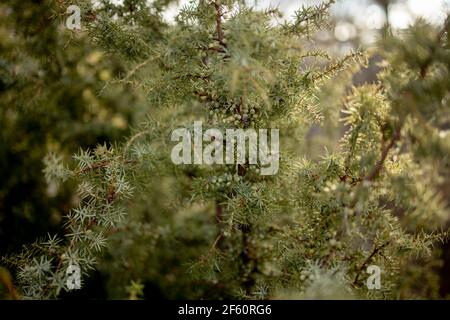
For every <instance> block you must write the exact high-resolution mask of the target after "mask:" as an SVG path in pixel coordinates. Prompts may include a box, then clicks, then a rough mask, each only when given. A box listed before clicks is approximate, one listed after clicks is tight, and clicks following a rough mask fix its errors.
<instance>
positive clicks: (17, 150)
mask: <svg viewBox="0 0 450 320" xmlns="http://www.w3.org/2000/svg"><path fill="white" fill-rule="evenodd" d="M60 2H62V1H48V0H27V1H16V0H3V1H2V2H1V4H0V39H1V41H0V127H1V138H0V161H1V162H0V177H1V179H2V183H1V184H0V256H3V255H5V254H8V253H12V252H17V251H18V250H19V249H20V248H21V246H22V245H24V244H26V243H30V242H33V241H34V240H35V239H36V238H39V237H43V236H45V235H46V234H47V233H52V234H54V233H58V232H61V228H60V226H61V223H62V222H61V218H62V216H64V215H65V214H66V213H67V212H68V211H69V210H70V208H72V207H73V206H74V204H76V203H77V202H78V201H79V199H77V196H76V195H75V194H74V186H73V185H71V184H70V183H68V184H64V185H61V186H59V185H52V184H50V185H49V184H47V183H46V181H45V179H44V174H43V173H42V171H43V169H44V164H43V159H44V158H45V156H46V154H48V152H49V151H53V152H56V153H58V154H60V155H63V156H64V157H65V160H66V161H70V159H71V155H72V154H73V153H75V152H76V151H77V150H78V149H79V148H83V149H85V148H93V147H94V146H95V145H97V144H103V143H107V144H112V143H114V142H116V141H123V140H124V139H125V138H126V137H128V136H129V135H130V134H131V133H132V132H131V128H133V127H136V126H138V125H139V124H140V122H141V121H142V120H143V118H144V117H145V115H146V114H147V113H148V112H149V111H150V108H149V106H148V102H147V101H146V98H145V94H143V93H142V92H140V91H139V89H138V88H136V86H133V85H132V84H127V82H126V81H125V82H124V81H116V80H115V79H123V78H124V77H125V75H126V74H127V70H129V65H126V63H127V62H124V61H122V60H121V59H120V58H118V57H117V56H115V55H108V54H107V53H104V52H103V51H102V50H101V47H102V43H96V44H95V43H92V42H91V41H89V40H88V37H87V34H85V33H80V32H71V31H68V30H67V29H66V28H65V27H64V25H63V24H62V23H61V21H62V20H61V19H59V17H60V15H61V12H60V9H59V7H58V5H59V4H60ZM180 2H181V5H182V4H183V1H180ZM117 3H118V2H117ZM143 3H145V1H128V0H125V1H124V3H123V5H119V4H117V5H116V6H114V5H113V6H111V7H110V8H109V12H110V14H111V16H114V15H116V14H117V15H118V16H120V17H122V18H124V19H125V20H126V21H127V23H128V24H129V25H133V26H135V27H136V28H144V29H148V30H149V32H148V36H149V39H146V40H148V41H150V42H156V41H158V40H159V39H158V30H159V29H161V28H164V27H165V22H164V20H163V19H166V20H167V21H169V22H170V20H171V19H173V17H174V15H173V12H175V10H176V9H175V8H177V7H178V5H180V3H178V4H177V2H176V1H167V0H163V1H154V2H153V7H152V8H153V10H154V15H150V18H149V15H147V14H146V15H142V16H141V15H133V14H132V13H131V14H130V12H134V10H131V9H130V8H131V7H130V6H132V5H137V6H139V5H143ZM267 3H268V2H267V1H260V2H258V5H260V6H266V5H267ZM279 3H280V8H281V9H282V10H283V11H284V12H286V13H288V14H289V13H292V10H293V9H294V7H295V8H296V7H298V2H297V1H279ZM305 3H314V1H305ZM424 3H425V2H424V1H401V0H398V1H396V0H392V1H390V0H374V1H368V0H365V1H353V0H350V1H349V0H347V1H344V0H343V1H341V2H339V3H338V4H337V5H336V6H335V7H336V9H334V15H333V17H332V19H333V24H334V26H333V28H332V29H331V32H330V31H320V32H318V33H317V34H316V35H315V37H316V39H315V40H316V41H317V43H319V44H320V46H323V47H324V48H327V49H331V50H334V52H336V53H337V54H343V53H345V52H347V51H348V50H349V49H355V48H358V47H361V46H362V47H366V48H371V46H372V45H373V43H374V41H375V40H376V37H377V35H378V34H379V33H380V32H381V31H382V28H383V27H384V26H385V25H386V24H389V25H391V26H393V27H394V28H397V29H400V28H405V27H407V26H408V23H410V22H412V21H413V20H414V19H415V18H417V17H419V16H420V14H424V15H425V17H424V18H427V19H428V20H429V21H430V22H432V23H436V24H438V23H442V22H443V21H442V19H443V18H442V17H445V14H444V13H443V12H444V7H445V4H447V3H448V1H444V0H442V1H439V0H437V1H431V2H428V1H427V4H428V5H429V7H432V8H433V9H431V10H435V11H434V13H435V14H429V12H430V8H428V9H427V10H426V11H424V9H423V8H424ZM420 8H422V9H420ZM136 12H140V11H139V10H136ZM379 61H380V58H379V56H378V55H377V54H373V55H372V56H371V57H370V63H369V66H368V67H367V68H365V69H363V70H361V71H359V72H358V73H357V74H353V73H350V72H347V73H345V74H342V75H340V76H339V78H338V79H337V80H336V81H334V82H333V83H332V84H330V85H328V86H326V87H325V89H324V90H322V91H321V92H320V93H319V95H320V97H319V98H320V99H319V101H320V105H319V107H320V109H321V111H322V112H324V113H325V115H326V116H325V119H338V118H339V117H340V110H341V108H342V103H343V101H344V97H345V96H346V95H347V94H348V92H349V90H350V88H349V86H348V85H347V84H348V83H349V82H353V84H355V85H358V84H363V83H374V82H375V81H376V80H377V72H378V71H379V67H378V66H377V62H379ZM149 70H151V68H150V69H149ZM336 97H341V98H342V100H339V99H336ZM153 112H154V113H161V111H157V110H152V113H153ZM159 116H160V117H164V115H159ZM299 130H301V129H299ZM344 131H345V127H344V126H343V124H342V123H341V122H338V121H328V122H326V123H325V124H324V125H322V126H321V128H319V127H313V128H311V129H308V131H307V132H301V133H300V134H297V135H296V134H292V136H296V137H297V138H298V139H301V138H303V137H304V136H306V138H307V139H306V140H305V141H304V142H301V143H300V142H299V141H295V140H294V141H292V144H294V143H296V142H299V146H300V147H299V148H301V150H298V152H299V153H307V154H309V155H310V156H311V158H314V157H320V156H321V155H323V152H324V147H325V148H327V149H328V150H330V151H332V150H337V149H338V148H339V145H338V144H337V143H336V141H338V138H339V137H341V136H342V134H343V132H344ZM162 170H163V169H162ZM179 178H180V177H176V178H171V177H170V176H169V177H168V176H164V174H163V172H161V176H159V177H153V179H152V182H151V184H150V183H148V184H143V185H142V190H140V192H139V194H138V198H137V199H136V200H135V201H133V203H132V204H130V208H129V210H128V212H129V215H130V216H129V218H128V219H127V223H126V224H125V225H123V226H122V228H125V229H126V230H127V231H128V232H127V233H126V234H127V237H124V236H123V234H121V233H117V234H114V235H112V236H111V240H110V245H109V249H108V251H107V253H106V254H105V255H104V257H102V259H101V261H100V264H99V265H98V268H97V271H96V272H95V273H94V274H93V275H92V276H91V277H90V278H89V279H88V282H87V286H85V287H84V288H83V289H82V290H81V291H78V292H74V293H71V294H67V295H66V296H64V297H65V298H76V297H84V298H86V297H90V298H130V299H136V298H186V297H189V298H199V297H205V296H206V297H208V298H219V297H221V298H228V296H226V294H227V290H226V288H221V284H216V285H211V283H208V284H205V283H203V282H202V280H200V278H199V280H196V279H195V274H192V276H193V278H190V277H186V276H180V274H182V273H185V272H186V271H185V270H186V268H188V267H189V264H188V263H193V262H195V261H196V260H197V259H198V253H199V252H207V251H208V247H209V246H210V245H211V238H214V236H215V230H214V229H212V228H210V221H211V218H213V217H212V214H211V212H213V211H214V210H213V208H210V207H208V206H207V205H205V206H201V205H199V206H196V207H191V208H189V210H176V209H175V208H174V207H173V204H174V203H176V202H177V200H178V198H180V199H181V198H183V196H186V195H180V194H177V192H175V191H174V190H177V191H179V192H183V186H177V185H176V183H179V182H180V180H179ZM183 182H184V183H185V184H189V183H191V181H189V179H187V178H186V180H185V181H183ZM442 188H443V193H444V194H450V193H449V192H450V186H443V187H442ZM150 195H151V196H150ZM179 205H180V208H182V207H183V205H184V204H183V203H179ZM155 212H156V213H157V214H155ZM199 213H201V214H199ZM186 220H189V223H185V221H186ZM152 226H167V227H158V230H154V229H153V228H154V227H152ZM169 226H170V227H169ZM181 242H182V243H183V246H182V248H183V250H174V248H179V247H180V246H179V244H180V243H181ZM154 247H157V248H158V250H152V248H154ZM208 268H214V266H204V268H203V269H208ZM124 270H126V272H124ZM203 271H204V270H203ZM408 272H410V273H411V275H408V276H405V279H406V280H405V283H402V286H404V288H405V292H407V293H405V295H406V296H417V297H421V298H445V297H447V295H448V294H449V293H450V277H449V276H448V274H450V244H448V243H445V244H444V245H442V247H439V248H436V250H435V251H434V253H433V257H432V258H430V259H428V260H427V261H423V260H419V259H418V261H417V263H414V264H413V265H412V266H410V268H409V269H408ZM221 289H223V291H222V290H221ZM411 293H412V294H411ZM0 296H1V297H3V298H12V299H14V298H17V293H16V292H15V289H14V285H13V280H12V277H11V274H10V272H9V271H8V270H6V269H4V268H0Z"/></svg>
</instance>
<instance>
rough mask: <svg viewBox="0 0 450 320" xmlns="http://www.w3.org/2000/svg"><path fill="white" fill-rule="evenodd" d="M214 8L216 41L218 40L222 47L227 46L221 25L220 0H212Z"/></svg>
mask: <svg viewBox="0 0 450 320" xmlns="http://www.w3.org/2000/svg"><path fill="white" fill-rule="evenodd" d="M214 8H215V9H216V32H217V39H216V40H217V41H219V43H220V45H221V46H222V47H225V48H226V47H227V44H226V43H225V36H224V33H223V27H222V17H223V12H222V3H221V0H215V1H214Z"/></svg>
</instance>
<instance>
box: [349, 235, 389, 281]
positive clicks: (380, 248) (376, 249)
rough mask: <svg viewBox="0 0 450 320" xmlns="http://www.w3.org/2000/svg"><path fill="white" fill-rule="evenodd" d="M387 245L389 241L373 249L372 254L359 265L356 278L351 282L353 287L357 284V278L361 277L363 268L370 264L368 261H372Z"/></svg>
mask: <svg viewBox="0 0 450 320" xmlns="http://www.w3.org/2000/svg"><path fill="white" fill-rule="evenodd" d="M387 245H389V241H388V242H386V243H384V244H382V245H381V246H379V247H374V249H373V251H372V253H371V254H370V256H368V257H367V259H366V260H364V262H363V264H362V265H361V267H359V269H358V271H357V273H356V277H355V280H353V285H356V283H358V280H359V276H360V275H361V272H362V271H363V270H364V268H365V267H366V266H367V264H368V263H369V262H370V260H372V258H373V257H374V256H375V255H376V254H377V253H379V252H380V251H381V250H382V249H383V248H385V247H386V246H387Z"/></svg>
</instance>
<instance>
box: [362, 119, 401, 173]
mask: <svg viewBox="0 0 450 320" xmlns="http://www.w3.org/2000/svg"><path fill="white" fill-rule="evenodd" d="M402 127H403V125H400V126H399V127H398V128H397V129H396V130H395V132H394V135H393V136H392V138H391V140H390V141H389V143H388V144H387V145H385V146H384V147H383V149H382V150H381V157H380V159H379V160H378V162H377V164H376V165H375V167H374V168H373V169H372V171H371V172H370V173H369V174H368V175H367V176H366V177H365V178H364V179H363V180H362V181H373V180H375V179H376V178H377V177H378V176H379V175H380V172H381V170H382V169H383V167H384V162H385V161H386V158H387V156H388V154H389V151H390V150H391V149H392V148H393V147H394V145H395V143H396V142H397V141H398V140H399V139H400V137H401V131H402Z"/></svg>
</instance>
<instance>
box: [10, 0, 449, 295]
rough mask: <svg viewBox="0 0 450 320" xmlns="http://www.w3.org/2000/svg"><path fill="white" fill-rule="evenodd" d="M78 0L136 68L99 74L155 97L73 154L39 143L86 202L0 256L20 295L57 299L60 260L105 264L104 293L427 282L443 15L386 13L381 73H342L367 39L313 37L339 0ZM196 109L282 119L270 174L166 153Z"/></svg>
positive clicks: (106, 41)
mask: <svg viewBox="0 0 450 320" xmlns="http://www.w3.org/2000/svg"><path fill="white" fill-rule="evenodd" d="M75 3H76V4H77V5H79V6H80V8H82V17H83V25H84V30H85V31H87V32H88V37H89V38H90V39H91V40H92V41H93V43H95V44H96V45H98V46H99V47H101V48H102V49H103V50H104V51H105V52H107V53H108V56H107V57H108V59H114V57H115V58H117V59H120V61H121V63H123V64H124V65H126V66H127V68H128V70H129V71H128V72H127V73H126V74H125V75H124V76H123V77H121V76H120V77H117V78H116V79H112V80H110V81H108V82H107V83H106V84H105V90H107V88H110V86H119V87H120V85H122V86H127V85H132V86H133V87H134V88H136V90H140V92H144V94H145V97H146V102H147V104H148V105H149V109H150V110H151V111H150V113H149V116H148V117H147V120H146V121H144V123H143V124H142V125H141V126H139V127H138V128H137V129H135V130H134V132H133V133H132V135H131V136H130V138H129V139H128V140H127V141H126V142H125V143H123V144H111V145H107V144H100V145H98V146H96V147H95V148H89V149H88V148H82V149H80V150H79V152H78V153H77V154H76V155H75V156H74V157H73V159H74V165H73V166H67V165H66V164H65V162H64V161H63V160H62V158H61V157H60V156H59V155H57V154H49V155H48V156H47V157H46V160H45V163H46V168H45V177H46V179H47V181H48V182H49V183H66V182H65V181H67V180H73V181H76V182H77V185H78V188H77V194H78V198H79V204H78V205H77V206H76V207H74V208H73V209H72V210H71V211H70V212H69V213H68V214H67V215H66V216H65V217H64V230H65V236H64V237H59V236H53V235H49V236H48V237H47V238H46V239H44V240H39V241H36V242H35V243H34V244H32V245H30V246H27V247H26V248H25V249H24V250H23V251H22V252H21V253H19V254H17V255H11V256H8V257H5V258H4V259H3V261H4V262H5V263H6V264H7V265H9V266H12V267H15V270H16V272H15V279H16V281H17V284H18V289H19V293H20V295H21V297H23V298H33V299H36V298H38V299H42V298H57V297H58V296H59V295H60V294H61V292H62V291H64V290H67V289H68V288H67V285H66V279H67V274H66V270H67V268H68V266H69V265H70V264H74V265H78V266H80V268H81V270H82V272H83V274H84V276H83V279H84V278H85V277H88V276H89V272H90V271H91V270H92V269H93V268H98V269H99V270H101V271H102V272H104V273H105V274H108V276H109V277H108V278H109V280H108V292H109V296H110V297H113V298H126V297H129V298H132V299H136V298H142V297H144V294H145V295H148V296H154V295H156V294H159V295H161V296H163V297H166V298H239V299H268V298H343V297H345V298H377V299H380V298H413V297H437V291H436V290H437V289H436V286H435V282H436V279H432V277H431V276H430V275H429V274H428V273H427V272H428V271H429V270H430V268H434V267H435V264H436V263H438V261H437V259H438V258H437V253H436V251H435V250H434V246H436V245H437V244H438V243H439V242H442V241H443V240H445V239H446V237H447V230H446V229H445V225H446V222H447V220H448V204H447V203H446V199H445V197H444V195H443V194H442V193H441V192H440V188H441V187H442V185H444V184H445V183H448V181H449V178H450V177H449V172H450V171H449V159H450V158H449V155H450V139H449V136H448V129H447V128H448V124H449V121H450V118H449V115H450V113H449V97H450V92H449V90H450V75H449V66H450V50H449V49H450V48H449V39H450V38H449V37H450V33H449V31H450V30H449V28H450V24H449V22H448V20H447V22H446V23H445V24H444V25H443V26H440V27H434V26H431V25H428V24H426V23H424V22H422V21H418V22H417V23H416V24H415V25H414V26H413V27H411V28H410V29H408V30H406V31H405V32H402V33H401V34H395V35H394V34H393V33H392V32H391V31H390V30H388V29H387V30H386V31H385V33H384V34H383V36H382V37H381V39H380V43H379V44H378V48H379V53H380V54H381V55H382V57H383V62H382V68H383V71H382V72H381V74H380V76H379V83H377V84H367V85H362V86H359V87H351V81H350V76H349V75H351V73H352V72H354V71H355V70H356V69H357V68H358V67H360V66H364V65H365V63H366V54H365V53H363V52H360V51H356V52H350V53H349V54H348V55H346V56H343V57H332V55H331V54H328V53H326V52H325V51H322V50H318V49H317V48H316V47H315V46H314V32H315V31H317V30H319V29H321V28H326V27H327V17H328V11H329V9H330V7H331V6H332V4H333V3H334V1H332V0H330V1H326V2H324V3H323V4H320V5H318V6H313V7H303V8H300V9H299V10H298V11H297V12H296V14H295V18H294V19H293V20H292V22H283V23H278V22H277V17H279V15H280V13H279V11H278V10H277V9H276V8H268V9H266V10H259V9H257V8H255V7H252V6H250V5H248V4H246V3H245V2H244V1H237V0H213V1H209V0H198V1H191V2H190V3H189V5H187V6H185V7H183V8H181V10H180V11H179V14H178V15H177V17H176V23H175V24H173V25H167V24H165V23H164V22H163V20H162V17H161V12H162V10H163V9H164V8H165V6H166V5H167V4H168V3H169V2H168V1H155V2H152V3H150V4H149V3H148V2H147V1H143V0H127V1H124V3H123V5H113V4H111V3H110V2H109V1H106V0H104V1H101V4H100V5H98V6H92V4H91V3H90V1H75ZM67 4H68V3H66V2H64V3H62V4H61V7H59V10H60V12H61V13H63V12H65V5H67ZM62 17H64V16H62ZM311 61H313V62H312V63H311ZM336 79H339V80H342V81H337V80H336ZM330 80H331V81H330ZM324 93H329V94H333V96H332V97H325V98H324V99H321V98H323V97H324ZM324 101H325V102H326V103H325V102H324ZM341 109H342V112H341V113H339V111H340V110H341ZM338 114H340V121H341V123H342V124H343V125H344V126H345V133H344V135H342V136H337V135H336V134H335V133H336V131H333V130H331V133H329V132H327V130H322V132H321V134H322V135H325V136H327V139H329V140H332V139H334V145H337V147H335V148H332V149H331V150H328V149H325V150H324V151H322V150H321V151H320V154H313V153H311V152H309V151H311V148H310V146H309V145H308V143H307V141H305V140H306V139H305V137H306V136H307V135H308V134H309V133H310V131H311V128H313V127H314V128H315V127H317V126H323V127H328V126H337V124H336V123H334V122H336V121H337V117H336V115H338ZM199 120H201V121H203V125H204V127H208V128H219V129H224V128H230V127H234V128H240V129H247V128H256V129H259V128H279V129H280V141H281V143H280V145H281V151H280V154H281V162H280V170H279V172H278V174H277V175H275V176H261V175H259V170H260V167H259V166H258V165H250V164H244V165H213V166H207V165H180V166H178V165H174V164H173V163H172V162H171V160H170V152H171V149H172V147H173V145H174V144H173V143H172V142H171V141H170V133H171V132H172V131H173V130H174V129H176V128H178V127H180V126H183V127H188V128H190V127H192V124H193V122H194V121H199ZM205 129H206V128H205ZM100 253H101V254H100ZM97 261H98V263H97ZM369 265H377V266H379V267H380V268H381V270H382V288H381V289H380V290H369V289H368V288H367V286H366V279H367V273H366V269H367V267H368V266H369ZM418 265H419V267H418ZM424 277H431V278H429V279H427V281H426V285H424V286H423V287H422V288H416V287H415V284H414V282H415V281H418V279H423V278H424ZM152 288H156V289H152Z"/></svg>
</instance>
